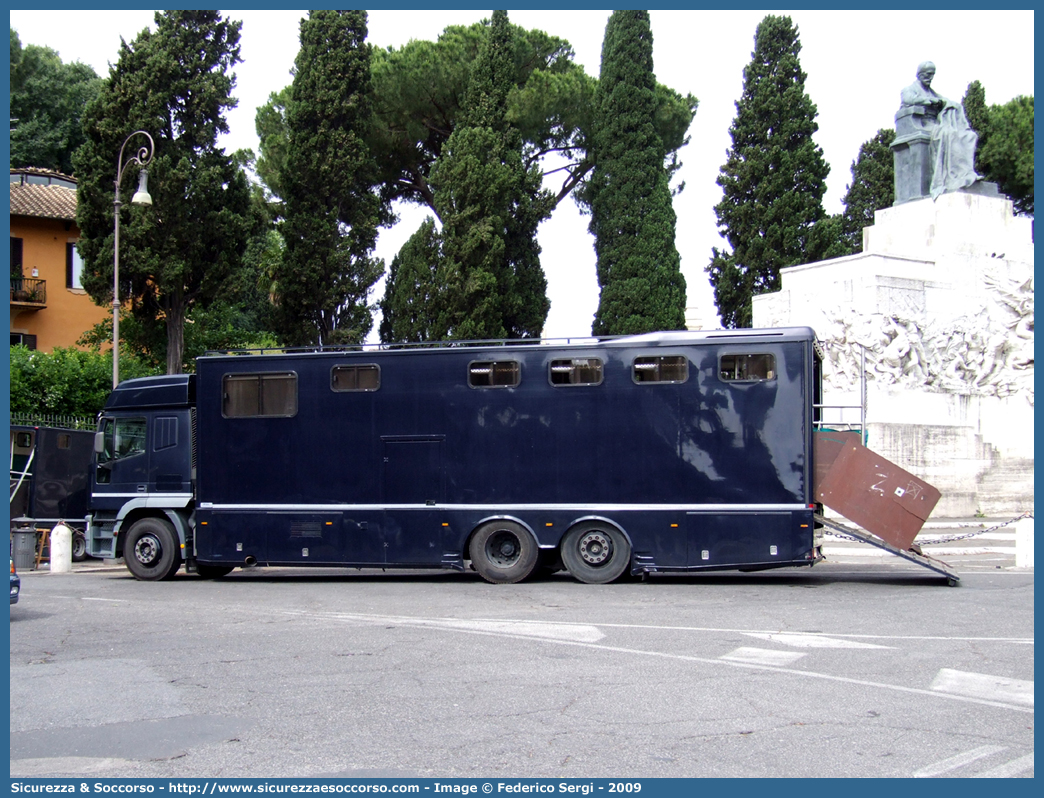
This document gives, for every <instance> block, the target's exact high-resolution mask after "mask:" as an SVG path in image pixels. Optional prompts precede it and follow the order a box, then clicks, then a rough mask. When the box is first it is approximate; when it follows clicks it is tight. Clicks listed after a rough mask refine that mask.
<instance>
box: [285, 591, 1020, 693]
mask: <svg viewBox="0 0 1044 798" xmlns="http://www.w3.org/2000/svg"><path fill="white" fill-rule="evenodd" d="M275 614H277V615H283V616H289V617H293V618H311V619H313V620H317V621H339V622H342V623H364V624H381V625H385V624H389V623H392V624H401V625H402V626H414V627H422V628H423V627H427V628H432V627H433V626H434V627H438V626H441V628H443V629H448V630H451V631H458V632H464V633H465V634H477V635H490V636H494V637H510V638H514V639H517V640H533V639H534V638H533V637H532V636H531V635H529V636H526V635H519V634H513V633H509V632H499V631H492V630H485V629H478V628H475V627H473V626H471V627H467V626H464V625H459V622H460V619H458V618H444V619H435V618H416V617H410V616H402V615H365V614H361V613H337V612H334V613H328V612H305V611H301V610H282V611H279V612H277V613H275ZM446 621H454V622H457V623H458V625H456V626H449V625H447V624H446V623H445V622H446ZM503 623H509V624H510V623H513V622H511V621H503ZM548 625H549V626H562V625H565V626H567V625H569V624H564V623H557V624H556V623H553V622H552V623H549V624H548ZM599 626H607V627H615V628H637V629H642V628H646V629H673V630H675V631H708V632H721V631H734V632H745V631H747V630H745V629H733V630H723V629H698V628H691V627H662V626H641V625H637V624H599ZM871 636H872V635H847V637H871ZM539 639H541V640H543V642H545V643H550V644H552V645H562V646H576V647H578V648H589V649H591V650H593V651H611V652H615V653H617V654H629V655H632V656H638V657H656V658H658V659H668V660H674V661H678V662H696V663H701V664H704V665H726V666H728V667H732V668H747V669H750V670H762V671H771V672H773V673H780V674H787V675H790V676H799V677H803V678H806V679H820V680H822V681H828V682H835V683H837V684H854V685H859V686H860V687H870V688H874V689H880V690H891V691H893V692H897V693H906V694H908V695H918V696H923V697H932V698H945V699H949V700H952V701H960V702H963V703H966V704H981V705H983V706H990V707H998V708H1000V709H1009V710H1013V711H1016V712H1030V713H1032V712H1033V708H1032V707H1025V706H1020V705H1016V704H1010V703H1005V702H1003V701H995V700H988V699H984V698H976V697H972V696H966V695H955V694H950V693H945V692H940V691H937V690H925V689H923V688H920V687H906V686H904V685H900V684H887V683H884V682H873V681H870V680H869V679H855V678H852V677H850V676H837V675H835V674H832V673H819V672H816V671H802V670H796V669H793V668H782V667H778V666H775V665H764V664H759V663H755V662H747V661H739V660H727V659H722V658H721V657H716V658H711V657H696V656H692V655H689V654H671V653H668V652H665V651H648V650H643V649H639V648H627V647H624V646H607V645H602V644H597V643H586V642H579V641H576V640H562V639H556V638H551V637H544V638H539ZM912 639H930V640H938V639H944V640H949V639H952V640H984V639H986V640H1000V641H1008V642H1011V641H1012V638H961V637H954V638H934V637H933V638H912Z"/></svg>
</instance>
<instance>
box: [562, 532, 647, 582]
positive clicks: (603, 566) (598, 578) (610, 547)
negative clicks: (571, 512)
mask: <svg viewBox="0 0 1044 798" xmlns="http://www.w3.org/2000/svg"><path fill="white" fill-rule="evenodd" d="M562 562H563V563H565V567H566V569H568V571H569V573H571V574H572V575H573V576H574V577H576V578H577V579H579V580H580V581H581V582H587V583H588V584H596V585H604V584H605V583H607V582H612V581H613V580H615V579H618V578H619V577H620V576H622V575H623V574H624V572H625V571H626V570H627V568H628V566H630V564H631V544H630V542H628V540H627V536H626V535H624V533H623V532H621V531H620V530H619V529H617V528H616V527H615V526H613V525H612V524H607V523H603V522H601V521H584V522H583V523H580V524H577V525H576V526H574V527H573V528H572V529H570V530H569V531H568V532H566V534H565V537H564V538H562Z"/></svg>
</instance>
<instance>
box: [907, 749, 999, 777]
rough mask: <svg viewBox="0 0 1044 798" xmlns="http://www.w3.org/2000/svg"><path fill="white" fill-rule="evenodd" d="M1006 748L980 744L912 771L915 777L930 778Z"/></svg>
mask: <svg viewBox="0 0 1044 798" xmlns="http://www.w3.org/2000/svg"><path fill="white" fill-rule="evenodd" d="M1004 750H1006V749H1005V748H1004V746H1003V745H981V746H979V747H978V748H973V749H972V750H970V751H965V752H964V753H962V754H956V755H955V756H951V757H949V758H947V759H943V760H942V761H940V762H933V763H932V764H931V765H926V766H925V767H923V768H921V769H920V770H918V771H915V772H914V773H913V777H914V778H915V779H930V778H931V777H932V776H938V775H940V774H942V773H949V772H950V771H951V770H957V768H962V767H964V766H965V765H968V764H970V763H972V762H974V761H975V760H977V759H982V758H983V757H987V756H993V755H994V754H998V753H1000V752H1001V751H1004Z"/></svg>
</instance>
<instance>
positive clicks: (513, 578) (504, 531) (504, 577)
mask: <svg viewBox="0 0 1044 798" xmlns="http://www.w3.org/2000/svg"><path fill="white" fill-rule="evenodd" d="M470 554H471V564H472V565H474V566H475V570H476V571H478V572H479V575H480V576H481V577H482V578H483V579H485V580H486V581H487V582H492V583H493V584H501V585H510V584H514V583H515V582H520V581H522V580H523V579H525V578H526V577H527V576H529V575H530V574H531V573H532V572H533V569H534V568H535V567H536V564H537V559H538V557H539V555H540V549H539V547H538V546H537V542H536V541H535V540H534V539H533V536H532V535H531V534H530V533H529V530H528V529H526V528H525V527H524V526H522V525H521V524H519V523H516V522H514V521H490V522H489V523H488V524H483V525H482V526H480V527H479V529H478V531H477V532H476V533H475V536H474V537H473V538H472V539H471V546H470Z"/></svg>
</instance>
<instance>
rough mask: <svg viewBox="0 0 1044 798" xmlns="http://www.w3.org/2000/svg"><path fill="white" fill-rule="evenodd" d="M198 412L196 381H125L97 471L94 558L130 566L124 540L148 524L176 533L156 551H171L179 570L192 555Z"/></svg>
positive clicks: (112, 399)
mask: <svg viewBox="0 0 1044 798" xmlns="http://www.w3.org/2000/svg"><path fill="white" fill-rule="evenodd" d="M194 404H195V376H194V375H189V374H175V375H167V376H161V377H145V378H142V379H134V380H127V381H125V382H123V383H121V384H120V385H119V386H118V387H117V388H116V389H115V390H114V391H113V392H112V393H111V394H110V395H109V399H108V401H107V402H106V403H105V408H104V410H103V411H102V413H101V415H100V417H99V420H98V431H97V433H96V435H95V441H94V458H93V461H92V464H91V474H90V498H89V509H90V516H89V521H90V523H89V529H88V535H87V548H88V553H89V554H91V555H92V556H95V557H104V558H115V557H125V558H128V559H129V558H130V556H132V553H131V552H128V551H127V550H126V547H125V545H124V542H125V539H126V538H127V535H128V534H129V533H130V531H131V530H132V529H133V528H134V527H135V525H138V524H139V523H140V522H143V521H150V523H149V524H146V526H149V527H150V528H153V529H162V530H165V531H167V532H169V533H170V537H171V538H172V539H171V540H166V541H164V540H161V539H157V540H156V541H155V544H156V545H159V544H160V543H163V544H165V548H167V549H171V548H173V551H167V552H166V554H168V555H170V557H173V559H174V560H176V563H177V564H178V565H180V563H181V562H182V561H183V560H184V559H186V555H187V554H190V553H191V542H192V530H191V517H192V512H193V509H194V504H195V502H194V498H195V469H194V452H195V440H194V437H195V436H194V430H193V422H194V417H195V410H194ZM163 537H165V535H160V536H159V538H163ZM146 548H147V547H146ZM147 553H148V552H146V551H145V550H144V549H143V551H142V552H139V554H143V555H147ZM145 559H146V560H148V557H147V556H146V557H145ZM128 564H129V565H131V570H132V571H133V570H134V568H133V564H131V563H128ZM174 570H175V571H176V570H177V568H176V567H175V568H174ZM165 575H166V574H165Z"/></svg>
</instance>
